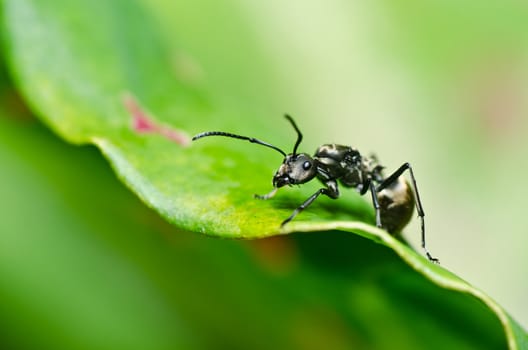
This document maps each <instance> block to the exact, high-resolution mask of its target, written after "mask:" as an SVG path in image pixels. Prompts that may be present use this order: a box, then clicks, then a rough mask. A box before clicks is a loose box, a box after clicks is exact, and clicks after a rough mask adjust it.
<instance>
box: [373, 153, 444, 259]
mask: <svg viewBox="0 0 528 350" xmlns="http://www.w3.org/2000/svg"><path fill="white" fill-rule="evenodd" d="M405 170H409V174H410V176H411V182H412V187H413V190H414V194H415V196H416V211H417V212H418V216H419V217H420V221H421V228H422V248H423V250H424V251H425V255H426V256H427V258H428V259H429V260H430V261H432V262H435V263H439V262H440V261H439V260H438V259H437V258H433V256H432V255H431V253H429V251H428V250H427V247H426V244H425V220H424V217H425V213H424V210H423V206H422V201H421V200H420V194H419V193H418V186H417V185H416V179H415V177H414V173H413V170H412V167H411V164H409V163H404V164H403V165H402V166H400V167H399V168H398V169H397V170H396V171H395V172H393V173H392V174H391V175H390V176H389V177H387V178H386V179H385V180H383V182H382V183H381V184H379V185H378V187H376V192H380V191H382V190H383V189H385V188H387V187H388V186H390V185H391V184H392V183H393V182H394V181H396V180H397V179H398V178H399V177H400V176H401V175H402V174H403V173H404V172H405Z"/></svg>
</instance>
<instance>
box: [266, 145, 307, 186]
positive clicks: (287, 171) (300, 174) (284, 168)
mask: <svg viewBox="0 0 528 350" xmlns="http://www.w3.org/2000/svg"><path fill="white" fill-rule="evenodd" d="M316 175H317V170H316V167H315V164H314V160H313V159H312V157H310V156H309V155H308V154H306V153H299V154H294V153H292V154H288V155H287V156H286V157H285V158H284V161H283V162H282V164H281V166H280V167H279V170H277V172H276V173H275V176H273V187H282V186H285V185H299V184H303V183H305V182H308V181H310V180H311V179H313V178H314V177H315V176H316Z"/></svg>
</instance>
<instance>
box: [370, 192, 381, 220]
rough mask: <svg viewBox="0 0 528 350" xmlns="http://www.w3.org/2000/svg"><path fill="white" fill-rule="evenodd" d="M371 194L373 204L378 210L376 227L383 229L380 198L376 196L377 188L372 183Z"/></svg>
mask: <svg viewBox="0 0 528 350" xmlns="http://www.w3.org/2000/svg"><path fill="white" fill-rule="evenodd" d="M369 189H370V193H371V195H372V204H373V205H374V209H375V210H376V227H381V210H380V205H379V202H378V196H377V195H376V187H375V186H374V183H372V182H370V184H369Z"/></svg>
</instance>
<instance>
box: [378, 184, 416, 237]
mask: <svg viewBox="0 0 528 350" xmlns="http://www.w3.org/2000/svg"><path fill="white" fill-rule="evenodd" d="M377 197H378V203H379V205H380V211H381V226H382V227H383V228H384V229H385V230H387V231H388V232H389V233H392V234H397V233H400V232H401V230H403V228H404V227H405V226H407V224H408V223H409V221H410V220H411V218H412V215H413V212H414V205H415V200H414V194H413V191H412V189H411V186H410V185H409V183H408V182H407V180H405V178H403V177H402V176H400V177H399V178H398V179H397V180H396V181H394V182H393V183H392V184H390V185H389V186H387V187H386V188H384V189H383V190H381V191H380V192H378V194H377Z"/></svg>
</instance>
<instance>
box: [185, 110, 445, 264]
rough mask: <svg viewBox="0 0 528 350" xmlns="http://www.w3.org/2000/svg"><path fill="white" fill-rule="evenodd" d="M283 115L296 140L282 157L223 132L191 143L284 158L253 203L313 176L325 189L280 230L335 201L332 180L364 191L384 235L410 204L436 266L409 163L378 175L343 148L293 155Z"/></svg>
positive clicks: (374, 164)
mask: <svg viewBox="0 0 528 350" xmlns="http://www.w3.org/2000/svg"><path fill="white" fill-rule="evenodd" d="M285 117H286V119H288V121H289V122H290V123H291V125H292V126H293V128H294V129H295V131H296V132H297V141H296V142H295V146H293V152H292V153H290V154H286V152H284V151H283V150H281V149H280V148H278V147H276V146H273V145H271V144H269V143H267V142H264V141H260V140H257V139H255V138H252V137H247V136H241V135H235V134H231V133H227V132H223V131H206V132H203V133H200V134H198V135H196V136H194V137H193V138H192V139H193V141H195V140H198V139H200V138H202V137H206V136H226V137H232V138H235V139H240V140H246V141H249V142H252V143H256V144H259V145H262V146H266V147H269V148H272V149H274V150H276V151H277V152H279V153H280V154H282V155H283V156H284V160H283V161H282V164H281V166H280V167H279V170H277V172H276V173H275V176H273V190H272V191H271V192H270V193H268V194H265V195H255V198H258V199H269V198H271V197H273V196H274V195H275V194H276V193H277V190H278V189H279V188H280V187H283V186H285V185H289V186H291V185H299V184H303V183H306V182H308V181H310V180H312V179H313V178H316V177H317V178H318V179H319V180H320V181H321V182H322V183H323V184H324V185H325V187H323V188H321V189H319V190H318V191H317V192H315V193H314V194H313V195H311V196H310V197H308V199H307V200H305V201H304V203H302V204H301V205H300V206H299V207H298V208H297V209H295V210H294V211H293V213H292V214H291V215H290V216H289V217H288V218H287V219H286V220H284V221H283V222H282V224H281V226H284V225H286V224H287V223H288V222H290V221H291V220H292V219H293V218H294V217H295V216H297V214H299V213H300V212H301V211H302V210H304V209H306V208H307V207H308V206H309V205H310V204H312V203H313V201H314V200H315V199H316V198H317V197H319V196H320V195H321V194H324V195H327V196H328V197H330V198H333V199H337V198H338V197H339V189H338V186H337V182H338V181H339V183H341V185H343V186H345V187H353V188H355V189H356V190H357V191H358V192H359V194H360V195H364V194H365V193H367V191H370V193H371V196H372V203H373V204H374V209H375V210H376V226H377V227H380V228H384V229H386V230H387V231H388V232H390V233H395V232H400V231H401V230H402V229H403V228H404V227H405V225H407V223H408V222H409V220H410V219H411V217H412V213H413V210H414V205H415V204H416V210H417V211H418V216H419V217H420V220H421V230H422V248H423V249H424V250H425V254H426V255H427V258H429V260H430V261H433V262H436V263H438V259H436V258H433V257H432V256H431V254H430V253H429V251H428V250H427V248H426V245H425V221H424V216H425V214H424V211H423V207H422V202H421V201H420V195H419V194H418V188H417V186H416V179H415V178H414V174H413V170H412V168H411V165H410V164H409V163H404V164H403V165H401V166H400V167H399V168H398V169H397V170H396V171H395V172H393V173H392V174H391V175H389V176H388V177H384V176H383V166H381V165H379V164H378V161H377V159H376V158H375V157H373V156H371V157H365V156H362V155H361V154H360V153H359V152H358V151H357V150H356V149H354V148H352V147H349V146H342V145H336V144H326V145H322V146H321V147H319V148H318V149H317V150H316V151H315V155H314V156H313V157H310V155H308V154H306V153H297V148H298V147H299V144H300V143H301V141H302V138H303V136H302V133H301V131H300V130H299V128H298V127H297V124H295V121H294V120H293V118H292V117H290V116H289V115H285ZM406 170H408V171H409V174H410V176H411V184H412V190H411V186H410V184H409V182H407V180H405V178H403V177H402V174H403V172H405V171H406ZM413 190H414V193H413Z"/></svg>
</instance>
